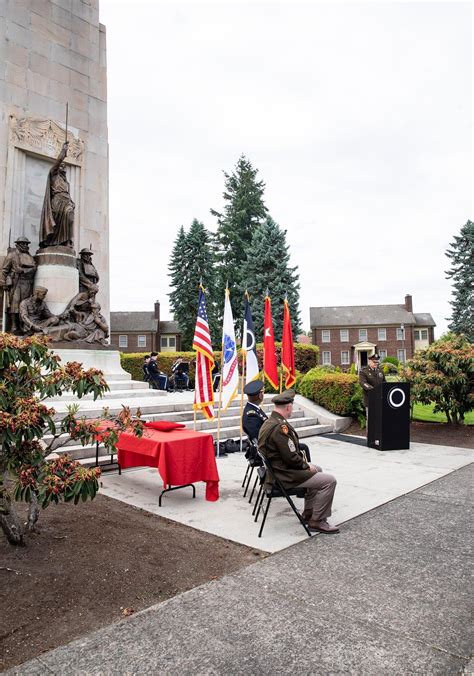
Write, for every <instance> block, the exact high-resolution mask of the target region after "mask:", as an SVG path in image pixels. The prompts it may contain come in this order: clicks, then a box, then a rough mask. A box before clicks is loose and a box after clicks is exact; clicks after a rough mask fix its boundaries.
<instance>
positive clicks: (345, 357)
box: [341, 350, 350, 366]
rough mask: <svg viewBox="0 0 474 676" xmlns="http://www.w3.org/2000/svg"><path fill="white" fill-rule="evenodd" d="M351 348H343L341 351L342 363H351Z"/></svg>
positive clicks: (344, 364)
mask: <svg viewBox="0 0 474 676" xmlns="http://www.w3.org/2000/svg"><path fill="white" fill-rule="evenodd" d="M349 363H350V362H349V350H342V352H341V365H343V366H346V365H347V364H349Z"/></svg>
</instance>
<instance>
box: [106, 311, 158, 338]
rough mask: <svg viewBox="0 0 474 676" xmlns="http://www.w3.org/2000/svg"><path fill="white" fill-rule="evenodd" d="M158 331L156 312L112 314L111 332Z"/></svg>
mask: <svg viewBox="0 0 474 676" xmlns="http://www.w3.org/2000/svg"><path fill="white" fill-rule="evenodd" d="M157 329H158V320H157V319H155V313H154V312H111V313H110V330H111V331H123V332H124V333H129V332H131V331H153V332H154V333H156V331H157Z"/></svg>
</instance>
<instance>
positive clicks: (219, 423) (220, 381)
mask: <svg viewBox="0 0 474 676" xmlns="http://www.w3.org/2000/svg"><path fill="white" fill-rule="evenodd" d="M223 359H224V341H222V357H221V377H220V379H219V406H218V409H217V457H219V455H220V450H221V406H222V376H223V375H224V368H223V364H224V361H223Z"/></svg>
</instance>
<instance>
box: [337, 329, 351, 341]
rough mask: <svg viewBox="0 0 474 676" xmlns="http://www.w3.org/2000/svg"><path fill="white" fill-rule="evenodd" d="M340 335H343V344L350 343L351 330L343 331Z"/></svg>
mask: <svg viewBox="0 0 474 676" xmlns="http://www.w3.org/2000/svg"><path fill="white" fill-rule="evenodd" d="M339 333H340V335H341V343H348V342H349V329H341V330H340V332H339Z"/></svg>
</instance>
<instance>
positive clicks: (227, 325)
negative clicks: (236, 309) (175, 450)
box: [220, 289, 239, 411]
mask: <svg viewBox="0 0 474 676" xmlns="http://www.w3.org/2000/svg"><path fill="white" fill-rule="evenodd" d="M238 387H239V368H238V360H237V344H236V341H235V331H234V318H233V316H232V307H231V304H230V294H229V289H226V290H225V305H224V325H223V328H222V368H221V395H220V402H221V403H220V408H221V409H222V410H223V411H225V410H226V409H227V408H228V406H229V404H230V402H231V401H232V400H233V399H234V397H235V395H236V394H237V389H238Z"/></svg>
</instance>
